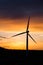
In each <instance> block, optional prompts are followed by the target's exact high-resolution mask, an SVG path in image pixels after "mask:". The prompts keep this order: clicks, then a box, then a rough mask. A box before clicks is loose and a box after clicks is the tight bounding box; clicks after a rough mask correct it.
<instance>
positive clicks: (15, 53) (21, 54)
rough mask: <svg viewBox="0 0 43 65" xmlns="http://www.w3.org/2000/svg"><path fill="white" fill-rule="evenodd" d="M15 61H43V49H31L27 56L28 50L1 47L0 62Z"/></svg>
mask: <svg viewBox="0 0 43 65" xmlns="http://www.w3.org/2000/svg"><path fill="white" fill-rule="evenodd" d="M8 61H9V62H10V63H11V62H13V63H16V64H18V63H19V64H22V63H23V64H24V63H26V64H27V65H28V63H29V64H30V63H32V64H33V63H35V64H37V63H42V62H43V51H40V50H39V51H38V50H37V51H36V50H29V51H28V56H26V50H7V49H4V48H0V62H1V63H4V62H8Z"/></svg>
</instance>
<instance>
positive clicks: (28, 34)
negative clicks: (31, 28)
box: [28, 34, 36, 43]
mask: <svg viewBox="0 0 43 65" xmlns="http://www.w3.org/2000/svg"><path fill="white" fill-rule="evenodd" d="M28 35H29V37H30V38H31V39H32V40H33V41H34V42H35V43H36V41H35V40H34V39H33V37H32V36H31V35H30V34H28Z"/></svg>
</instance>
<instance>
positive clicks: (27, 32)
mask: <svg viewBox="0 0 43 65" xmlns="http://www.w3.org/2000/svg"><path fill="white" fill-rule="evenodd" d="M29 21H30V16H29V18H28V24H27V28H26V31H25V32H21V33H19V34H16V35H13V36H11V37H16V36H19V35H22V34H25V33H26V50H27V51H28V36H29V37H30V38H31V39H32V40H33V41H34V42H35V43H36V41H35V40H34V39H33V37H32V36H31V35H30V34H29V31H28V27H29Z"/></svg>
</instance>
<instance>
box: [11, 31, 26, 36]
mask: <svg viewBox="0 0 43 65" xmlns="http://www.w3.org/2000/svg"><path fill="white" fill-rule="evenodd" d="M25 33H26V32H22V33H19V34H16V35H13V36H11V37H15V36H18V35H21V34H25Z"/></svg>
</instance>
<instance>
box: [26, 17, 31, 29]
mask: <svg viewBox="0 0 43 65" xmlns="http://www.w3.org/2000/svg"><path fill="white" fill-rule="evenodd" d="M29 21H30V16H29V18H28V23H27V29H26V30H28V27H29Z"/></svg>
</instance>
